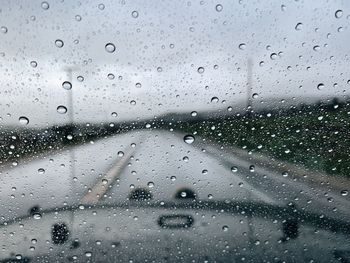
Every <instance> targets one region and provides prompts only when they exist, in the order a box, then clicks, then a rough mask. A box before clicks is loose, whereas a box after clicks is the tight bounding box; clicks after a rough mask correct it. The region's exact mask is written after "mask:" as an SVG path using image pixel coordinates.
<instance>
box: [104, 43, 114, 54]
mask: <svg viewBox="0 0 350 263" xmlns="http://www.w3.org/2000/svg"><path fill="white" fill-rule="evenodd" d="M105 49H106V51H107V52H108V53H113V52H114V51H115V45H114V44H113V43H107V44H106V45H105Z"/></svg>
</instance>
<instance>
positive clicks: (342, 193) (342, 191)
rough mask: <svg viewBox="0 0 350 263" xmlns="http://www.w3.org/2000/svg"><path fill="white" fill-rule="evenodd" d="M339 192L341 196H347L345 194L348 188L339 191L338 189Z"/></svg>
mask: <svg viewBox="0 0 350 263" xmlns="http://www.w3.org/2000/svg"><path fill="white" fill-rule="evenodd" d="M340 194H341V195H342V196H347V195H348V194H349V192H348V190H341V191H340Z"/></svg>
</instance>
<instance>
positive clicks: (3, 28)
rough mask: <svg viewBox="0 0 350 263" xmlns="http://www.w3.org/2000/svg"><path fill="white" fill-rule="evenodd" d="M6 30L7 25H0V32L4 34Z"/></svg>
mask: <svg viewBox="0 0 350 263" xmlns="http://www.w3.org/2000/svg"><path fill="white" fill-rule="evenodd" d="M7 31H8V30H7V27H6V26H2V27H1V32H2V33H4V34H6V33H7Z"/></svg>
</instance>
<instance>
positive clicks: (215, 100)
mask: <svg viewBox="0 0 350 263" xmlns="http://www.w3.org/2000/svg"><path fill="white" fill-rule="evenodd" d="M211 102H212V103H218V102H219V98H218V97H212V98H211Z"/></svg>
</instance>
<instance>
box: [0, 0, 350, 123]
mask: <svg viewBox="0 0 350 263" xmlns="http://www.w3.org/2000/svg"><path fill="white" fill-rule="evenodd" d="M46 3H48V6H47V5H46V4H45V3H44V4H43V1H25V0H23V1H10V0H9V1H2V4H1V7H0V8H1V9H0V11H1V12H0V26H1V27H2V28H1V31H0V72H1V78H0V85H1V88H0V109H1V111H0V117H1V120H0V125H2V126H6V125H18V124H19V121H18V119H19V117H20V116H26V117H27V118H28V119H29V125H28V127H35V126H37V127H39V126H43V125H52V124H57V123H63V122H67V121H68V120H69V113H71V112H73V113H74V120H75V121H77V122H99V121H106V120H108V121H119V120H125V119H137V118H145V117H152V116H155V115H159V114H162V113H165V112H172V111H181V112H188V113H190V112H191V111H203V110H217V109H222V108H226V107H228V106H233V107H235V106H236V107H237V106H240V105H242V103H243V101H244V99H245V97H246V81H247V60H248V58H251V59H252V61H253V69H252V71H253V76H252V79H253V92H255V93H257V94H258V95H259V97H258V98H256V99H254V103H255V104H261V102H262V101H263V102H264V101H270V99H271V98H278V101H279V100H280V99H282V98H285V99H288V98H291V97H295V98H296V99H295V100H294V101H295V103H297V102H298V101H301V100H303V101H307V100H309V98H310V97H329V96H339V97H341V96H344V95H348V94H349V89H350V85H349V84H347V81H348V80H349V79H350V67H349V56H350V31H349V30H350V29H349V24H350V1H346V0H344V1H334V0H332V1H331V0H329V1H325V0H324V1H321V0H314V1H312V0H307V1H306V0H305V1H302V0H300V1H294V0H293V1H286V0H283V1H266V0H260V1H248V0H245V1H244V0H242V1H238V0H228V1H221V0H220V1H208V0H203V1H200V0H199V1H179V0H176V1H173V0H169V1H156V0H154V1H144V0H140V1H134V0H133V1H117V0H111V1H102V0H101V1H85V0H84V1H80V2H79V1H68V0H67V1H63V0H61V1H52V0H48V1H46ZM101 3H103V5H104V8H103V6H102V5H101ZM218 4H219V5H221V7H222V8H220V6H218ZM47 7H48V8H47ZM337 10H342V12H337ZM134 11H136V12H134ZM133 12H134V13H133ZM336 13H337V15H336ZM337 16H338V17H337ZM298 23H301V24H299V25H298V26H297V24H298ZM56 40H62V41H63V43H64V45H63V47H57V46H56V44H55V41H56ZM107 43H113V44H114V46H115V51H114V52H112V53H109V52H107V51H106V49H105V45H106V44H107ZM242 44H243V45H242ZM273 53H275V54H273ZM31 61H35V62H36V63H37V66H36V67H33V62H32V63H31ZM215 65H216V66H215ZM69 67H71V68H72V69H73V73H72V76H73V80H72V89H71V90H70V91H69V90H66V89H64V88H62V83H63V82H64V81H67V80H69V76H68V74H67V71H66V69H67V68H69ZM200 67H202V68H203V69H204V72H202V71H200V72H198V68H200ZM108 74H113V75H114V76H115V77H114V79H110V78H108ZM78 76H83V77H84V81H82V82H79V81H78V80H77V77H78ZM137 83H140V84H141V85H137ZM319 83H323V84H324V86H323V87H322V89H318V88H317V86H318V84H319ZM69 93H72V94H73V105H74V108H72V106H71V105H70V104H69V103H68V96H69ZM213 97H217V98H218V99H219V101H218V102H217V103H215V102H211V99H212V98H213ZM132 101H135V102H136V104H135V105H133V103H132ZM60 105H63V106H65V107H67V109H68V112H67V113H66V114H60V113H58V112H57V107H58V106H60ZM265 105H266V107H269V105H268V103H267V104H266V103H265ZM270 107H272V105H271V106H270ZM112 112H116V113H117V114H118V117H113V116H112V115H111V114H112Z"/></svg>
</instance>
